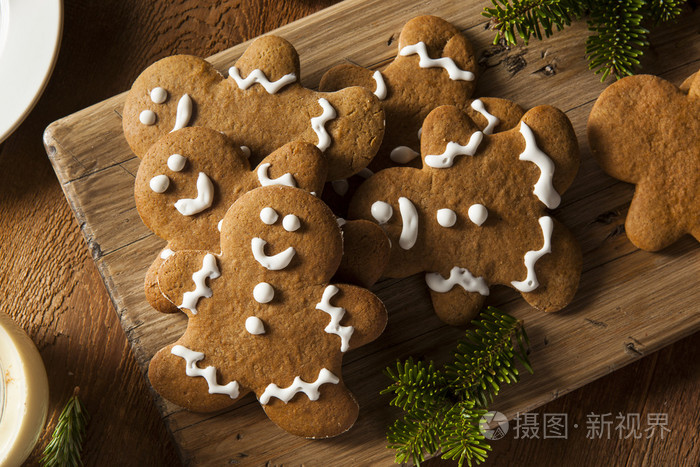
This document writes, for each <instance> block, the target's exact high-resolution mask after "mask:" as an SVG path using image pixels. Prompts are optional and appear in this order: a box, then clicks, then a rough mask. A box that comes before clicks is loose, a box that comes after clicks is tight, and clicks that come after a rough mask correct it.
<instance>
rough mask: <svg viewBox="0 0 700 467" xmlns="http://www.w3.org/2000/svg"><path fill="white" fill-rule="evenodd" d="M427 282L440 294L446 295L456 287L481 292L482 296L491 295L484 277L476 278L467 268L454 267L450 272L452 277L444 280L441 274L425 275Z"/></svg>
mask: <svg viewBox="0 0 700 467" xmlns="http://www.w3.org/2000/svg"><path fill="white" fill-rule="evenodd" d="M425 282H426V284H428V287H430V290H433V291H435V292H438V293H445V292H449V291H450V290H452V287H454V286H455V285H459V286H461V287H462V288H463V289H464V290H466V291H467V292H479V293H480V294H481V295H488V294H489V286H488V285H487V284H486V281H485V280H484V278H483V277H474V275H473V274H472V273H471V272H469V271H468V270H467V269H466V268H460V267H457V266H455V267H453V268H452V270H450V277H449V278H447V279H443V277H442V275H441V274H440V273H439V272H429V273H427V274H426V275H425Z"/></svg>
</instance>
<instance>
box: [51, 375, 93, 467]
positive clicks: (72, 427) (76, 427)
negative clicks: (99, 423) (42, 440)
mask: <svg viewBox="0 0 700 467" xmlns="http://www.w3.org/2000/svg"><path fill="white" fill-rule="evenodd" d="M79 392H80V388H78V387H76V388H75V389H74V390H73V396H72V397H71V398H70V399H68V402H67V403H66V406H65V407H64V408H63V411H62V412H61V415H59V417H58V424H57V425H56V428H55V429H54V431H53V434H52V435H51V441H50V442H49V444H48V445H47V446H46V448H45V449H44V455H43V456H42V458H41V465H42V466H43V467H53V466H61V467H64V466H70V467H74V466H79V465H80V466H82V465H83V462H82V460H81V458H80V452H81V450H82V448H83V437H84V436H85V428H86V426H87V423H88V421H89V419H90V416H89V415H88V413H87V411H86V410H85V406H84V405H83V403H82V402H81V401H80V399H79V398H78V394H79Z"/></svg>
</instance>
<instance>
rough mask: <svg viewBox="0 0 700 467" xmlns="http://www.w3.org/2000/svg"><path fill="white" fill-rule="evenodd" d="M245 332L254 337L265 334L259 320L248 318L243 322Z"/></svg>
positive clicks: (254, 317) (252, 317) (263, 326)
mask: <svg viewBox="0 0 700 467" xmlns="http://www.w3.org/2000/svg"><path fill="white" fill-rule="evenodd" d="M245 330H246V331H248V332H249V333H251V334H254V335H258V334H265V325H264V324H263V322H262V320H261V319H260V318H258V317H256V316H249V317H248V318H247V319H246V320H245Z"/></svg>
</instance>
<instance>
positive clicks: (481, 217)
mask: <svg viewBox="0 0 700 467" xmlns="http://www.w3.org/2000/svg"><path fill="white" fill-rule="evenodd" d="M467 215H469V220H470V221H472V222H473V223H475V224H476V225H478V226H481V224H483V223H484V222H486V219H487V218H488V217H489V211H488V209H486V206H484V205H483V204H472V205H471V206H469V211H467Z"/></svg>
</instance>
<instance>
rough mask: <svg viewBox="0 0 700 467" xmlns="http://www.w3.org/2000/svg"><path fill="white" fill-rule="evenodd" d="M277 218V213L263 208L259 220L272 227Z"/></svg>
mask: <svg viewBox="0 0 700 467" xmlns="http://www.w3.org/2000/svg"><path fill="white" fill-rule="evenodd" d="M278 217H279V216H278V215H277V211H275V210H274V209H272V208H263V209H262V211H260V220H261V221H263V222H264V223H266V224H267V225H272V224H274V223H275V222H277V218H278Z"/></svg>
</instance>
